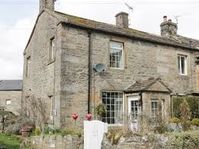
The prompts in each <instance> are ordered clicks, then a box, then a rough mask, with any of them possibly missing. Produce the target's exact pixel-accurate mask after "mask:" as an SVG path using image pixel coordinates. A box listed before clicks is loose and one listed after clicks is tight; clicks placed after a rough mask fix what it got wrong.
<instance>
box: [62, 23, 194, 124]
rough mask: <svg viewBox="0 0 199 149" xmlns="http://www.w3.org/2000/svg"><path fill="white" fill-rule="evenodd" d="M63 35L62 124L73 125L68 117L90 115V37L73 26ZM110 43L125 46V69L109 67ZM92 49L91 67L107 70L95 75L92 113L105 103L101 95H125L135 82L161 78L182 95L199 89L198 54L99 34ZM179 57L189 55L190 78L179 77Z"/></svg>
mask: <svg viewBox="0 0 199 149" xmlns="http://www.w3.org/2000/svg"><path fill="white" fill-rule="evenodd" d="M61 33H62V45H61V47H62V48H61V50H62V59H61V65H62V66H61V67H62V69H61V70H62V71H61V80H62V81H61V105H62V107H61V113H62V114H61V115H65V116H66V117H65V120H64V119H62V120H63V121H62V122H63V123H65V124H67V125H68V124H70V123H71V118H70V115H69V114H71V113H72V112H77V113H79V114H80V119H83V118H84V115H85V113H86V112H87V100H88V99H87V92H88V74H87V72H88V51H89V50H88V48H89V45H88V41H89V37H88V32H87V31H86V30H83V29H79V28H73V27H71V26H64V27H63V29H62V31H61ZM110 41H118V42H122V43H124V57H125V68H124V69H113V68H110V67H109V51H110V50H109V43H110ZM90 46H91V49H92V52H91V55H92V64H91V65H94V64H98V63H102V64H104V65H105V66H106V71H105V72H104V73H101V74H99V73H96V72H94V71H93V72H92V89H91V93H92V95H91V96H92V105H91V107H92V108H93V109H94V107H95V106H96V105H97V104H99V103H101V102H102V101H101V92H102V91H121V92H122V91H123V90H124V89H125V88H127V87H128V86H130V85H132V84H133V83H134V82H135V81H136V80H140V79H141V80H145V79H148V78H150V77H154V78H157V77H160V78H161V79H162V81H163V82H164V83H165V84H166V85H167V86H168V87H169V88H170V89H171V90H172V92H173V93H179V94H182V93H187V92H190V91H194V90H195V89H196V86H195V80H196V72H195V71H196V64H195V54H194V52H192V51H189V50H187V49H182V48H177V47H170V46H164V45H157V44H153V43H149V42H146V41H141V40H136V39H127V38H125V37H118V36H112V35H107V34H104V33H97V32H92V33H91V45H90ZM179 54H181V55H187V69H188V70H187V71H188V74H187V75H179V72H178V58H177V57H178V55H179ZM166 106H169V102H168V103H166ZM166 108H167V109H168V107H166ZM93 109H92V110H93ZM92 112H93V111H92ZM61 117H62V116H61ZM64 121H65V122H64Z"/></svg>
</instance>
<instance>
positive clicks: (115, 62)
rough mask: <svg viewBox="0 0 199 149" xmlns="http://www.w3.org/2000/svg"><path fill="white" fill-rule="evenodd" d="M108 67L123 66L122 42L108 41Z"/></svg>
mask: <svg viewBox="0 0 199 149" xmlns="http://www.w3.org/2000/svg"><path fill="white" fill-rule="evenodd" d="M110 67H115V68H122V67H123V44H122V43H119V42H110Z"/></svg>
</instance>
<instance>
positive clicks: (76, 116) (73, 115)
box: [72, 113, 79, 121]
mask: <svg viewBox="0 0 199 149" xmlns="http://www.w3.org/2000/svg"><path fill="white" fill-rule="evenodd" d="M78 117H79V116H78V115H77V113H73V114H72V119H73V120H75V121H76V120H77V119H78Z"/></svg>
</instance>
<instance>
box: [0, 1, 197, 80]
mask: <svg viewBox="0 0 199 149" xmlns="http://www.w3.org/2000/svg"><path fill="white" fill-rule="evenodd" d="M126 4H127V5H128V6H130V7H132V8H133V9H129V8H128V7H127V5H126ZM198 8H199V0H56V5H55V10H56V11H60V12H63V13H67V14H71V15H76V16H80V17H84V18H88V19H92V20H96V21H100V22H105V23H110V24H115V15H116V14H117V13H119V12H121V11H124V12H127V13H129V20H130V27H131V28H134V29H138V30H141V31H145V32H149V33H153V34H157V35H159V34H160V23H161V22H162V17H163V16H165V15H166V16H168V18H170V19H172V20H173V22H178V34H180V35H183V36H186V37H191V38H195V39H199V29H198V27H199V17H198V14H199V9H198ZM38 12H39V0H0V68H1V69H0V80H3V79H22V73H23V51H24V48H25V45H26V43H27V41H28V39H29V36H30V33H31V31H32V28H33V26H34V23H35V20H36V18H37V15H38Z"/></svg>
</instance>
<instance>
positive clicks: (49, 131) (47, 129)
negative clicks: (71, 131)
mask: <svg viewBox="0 0 199 149" xmlns="http://www.w3.org/2000/svg"><path fill="white" fill-rule="evenodd" d="M59 133H61V130H59V129H56V128H54V127H53V126H46V127H44V134H59Z"/></svg>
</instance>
